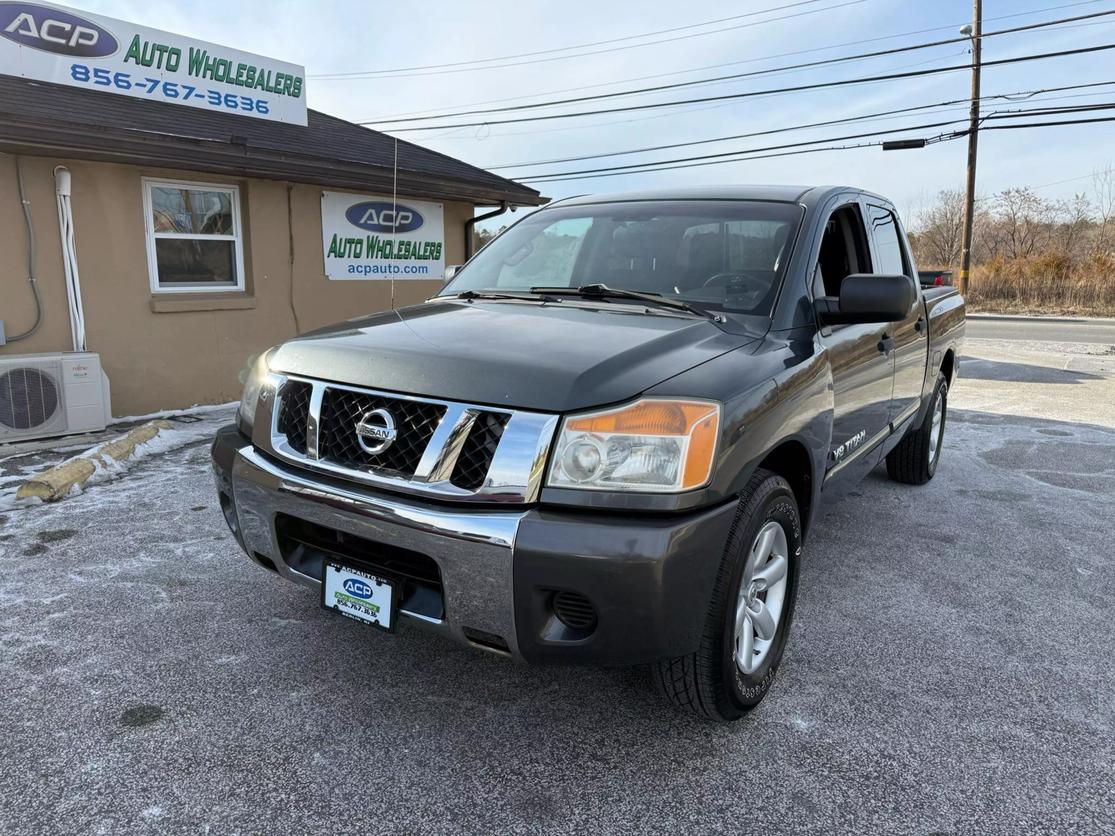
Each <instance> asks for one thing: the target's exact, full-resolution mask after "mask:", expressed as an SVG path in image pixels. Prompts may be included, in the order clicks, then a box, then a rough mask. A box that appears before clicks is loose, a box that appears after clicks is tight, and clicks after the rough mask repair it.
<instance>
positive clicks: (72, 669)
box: [0, 342, 1115, 834]
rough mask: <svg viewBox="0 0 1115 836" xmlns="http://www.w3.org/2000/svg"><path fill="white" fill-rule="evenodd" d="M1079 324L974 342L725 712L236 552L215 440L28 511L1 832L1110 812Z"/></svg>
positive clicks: (783, 823)
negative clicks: (223, 506) (944, 432)
mask: <svg viewBox="0 0 1115 836" xmlns="http://www.w3.org/2000/svg"><path fill="white" fill-rule="evenodd" d="M1070 350H1071V351H1076V352H1077V353H1075V354H1072V353H1068V354H1066V353H1065V350H1064V349H1057V350H1056V351H1053V352H1050V351H1048V350H1045V348H1044V347H1042V346H1018V345H1016V344H1013V347H1010V348H1003V347H1002V346H999V345H996V344H992V343H981V342H973V343H972V344H971V345H970V353H972V354H977V355H979V356H980V357H981V358H982V359H980V360H977V361H970V362H968V363H967V364H965V372H966V373H968V372H970V376H968V377H967V378H965V380H964V382H963V383H962V384H960V385H959V386H958V387H957V388H956V390H955V391H954V393H953V412H952V415H951V418H950V426H949V429H948V436H947V448H946V451H945V458H944V459H943V461H942V465H941V469H940V471H939V473H938V476H937V478H936V479H935V480H934V481H933V482H932V483H931V484H930V485H929V486H927V487H925V488H922V489H913V488H908V487H902V486H898V485H895V484H892V483H890V482H889V481H887V480H886V478H885V476H883V475H879V474H875V475H873V476H872V477H870V478H869V479H868V480H866V481H865V482H864V483H863V485H862V487H861V488H859V489H858V490H857V491H856V493H855V494H854V495H853V496H851V497H850V498H849V499H847V500H846V501H845V502H843V503H842V504H841V505H839V506H837V507H835V508H834V509H832V510H831V511H830V512H829V513H828V515H827V516H826V517H824V518H823V519H821V520H820V521H819V523H818V525H817V526H816V529H815V532H814V535H813V536H812V537H811V539H810V541H809V543H808V546H807V559H808V563H807V565H806V567H805V570H804V572H803V576H802V582H801V591H800V599H799V605H798V606H799V609H798V614H797V620H796V622H795V625H794V630H793V634H792V636H791V641H790V645H789V648H788V652H787V657H786V660H785V663H784V665H783V667H782V670H781V672H780V674H779V679H778V681H777V683H776V685H775V687H774V689H773V691H772V692H771V694H770V696H769V697H768V699H767V700H766V702H764V703H763V705H762V706H761V707H760V708H759V709H758V710H757V711H756V712H754V713H753V714H752V715H751V716H749V717H748V718H746V719H745V720H744V721H742V722H739V723H737V724H734V725H728V726H724V725H710V724H707V723H703V722H700V721H698V720H695V719H691V718H689V717H687V716H684V715H681V714H676V713H674V712H673V711H672V710H671V709H670V708H669V707H668V706H666V705H665V704H663V703H662V702H660V701H659V699H658V698H657V697H656V696H655V695H654V694H653V693H652V692H650V691H649V690H648V689H647V688H646V687H644V686H645V681H644V676H643V674H642V673H641V672H640V671H637V670H577V669H554V668H528V667H523V666H517V665H515V664H511V663H508V662H505V661H503V660H501V659H497V658H492V657H489V656H485V655H480V654H477V653H474V652H471V651H468V650H465V649H460V648H457V647H454V646H450V645H447V644H444V643H442V642H441V641H440V640H438V639H436V638H434V637H431V636H427V635H425V634H423V633H420V632H418V631H416V630H405V631H403V632H401V633H400V634H398V635H397V636H395V637H388V636H384V635H381V634H379V633H375V632H373V631H370V630H368V629H364V628H361V626H360V625H358V624H355V623H353V622H351V621H348V620H345V619H342V618H338V617H334V616H331V615H330V614H328V613H326V612H324V611H323V610H321V609H320V608H319V607H318V605H317V602H316V600H314V598H313V596H312V595H309V594H308V593H307V592H305V591H304V590H302V589H300V588H296V587H294V586H292V585H289V584H286V583H283V582H281V581H278V580H277V579H275V578H274V577H272V576H271V575H269V574H268V573H266V572H264V571H263V570H261V569H258V568H256V567H254V566H253V565H252V564H250V563H249V562H248V560H247V559H246V558H244V557H243V556H242V555H240V554H239V553H238V551H237V548H236V546H235V545H234V543H233V541H232V539H231V538H230V537H229V535H228V534H227V533H226V531H225V528H224V524H223V522H222V521H221V518H220V514H219V513H218V511H217V510H216V508H215V503H214V497H213V491H212V485H211V476H210V473H209V467H208V463H207V451H206V449H205V448H204V446H193V447H190V448H186V449H183V450H180V451H178V452H175V453H171V454H167V455H166V456H164V457H162V458H159V459H154V460H150V461H148V462H146V463H143V464H142V465H140V466H137V468H136V469H135V470H133V471H132V472H131V473H130V474H128V475H127V476H126V477H125V478H123V479H122V480H120V481H118V482H115V483H112V484H107V485H101V486H98V487H96V488H93V489H91V490H90V491H89V492H88V493H86V494H85V495H83V496H80V497H76V498H74V499H71V500H68V501H66V502H64V503H61V504H59V505H57V506H53V507H49V508H44V509H38V510H28V511H13V512H9V513H7V514H6V515H4V518H3V521H2V522H0V555H2V556H0V705H2V706H3V708H2V710H0V832H3V833H24V832H27V833H31V832H43V833H47V832H49V833H58V832H68V833H70V832H72V833H77V832H82V833H85V832H104V833H114V834H115V833H143V832H160V833H161V832H168V831H186V832H194V833H196V832H213V833H222V834H223V833H236V832H245V833H248V832H252V833H256V832H259V833H262V832H266V833H276V832H284V833H311V832H314V833H317V832H329V831H333V832H356V831H361V832H376V833H396V832H423V833H427V832H437V833H451V832H485V833H488V832H522V833H538V832H592V833H601V832H631V833H648V832H731V831H735V832H769V833H773V832H780V831H794V832H818V833H820V832H826V833H828V832H856V831H876V832H887V833H906V832H909V833H930V832H942V833H946V832H947V833H965V832H966V833H973V832H980V833H993V832H999V833H1019V832H1026V833H1040V832H1070V831H1092V832H1095V831H1101V830H1103V829H1105V828H1110V827H1111V822H1112V821H1113V820H1115V795H1113V793H1115V790H1113V787H1115V728H1113V725H1115V673H1113V672H1112V659H1113V658H1115V619H1113V614H1115V588H1113V581H1112V577H1113V572H1112V545H1111V540H1112V537H1111V535H1112V516H1113V515H1112V511H1113V509H1115V406H1113V404H1115V368H1113V366H1115V362H1113V360H1115V358H1113V357H1112V355H1111V354H1109V353H1105V352H1106V351H1107V349H1102V348H1101V349H1094V350H1093V349H1091V348H1088V347H1081V346H1077V347H1075V348H1073V349H1070ZM1027 352H1029V353H1027ZM1018 366H1031V367H1033V369H1032V370H1031V371H1030V372H1026V370H1025V369H1021V370H1020V369H1019V368H1018ZM1051 370H1052V371H1051ZM1020 378H1021V379H1020ZM1030 378H1036V379H1038V380H1039V381H1040V382H1027V381H1028V380H1029V379H1030ZM1042 416H1045V417H1042Z"/></svg>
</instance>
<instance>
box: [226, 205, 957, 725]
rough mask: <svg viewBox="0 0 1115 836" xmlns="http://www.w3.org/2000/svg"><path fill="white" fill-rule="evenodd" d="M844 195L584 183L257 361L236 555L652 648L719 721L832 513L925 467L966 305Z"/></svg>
mask: <svg viewBox="0 0 1115 836" xmlns="http://www.w3.org/2000/svg"><path fill="white" fill-rule="evenodd" d="M917 275H918V274H917V271H916V269H915V266H914V264H913V261H912V258H911V255H910V249H909V246H908V244H907V241H906V236H905V233H904V232H903V229H902V225H901V224H900V222H899V219H898V215H897V213H896V211H895V209H894V206H893V205H892V204H891V203H890V202H889V201H887V200H886V199H884V198H882V197H879V196H878V195H873V194H868V193H866V192H864V191H863V190H861V189H856V188H846V187H818V188H801V187H739V188H705V189H687V190H679V191H655V192H644V193H634V194H619V195H609V196H596V197H580V198H575V199H570V200H565V201H560V202H557V203H555V204H551V205H550V206H548V207H546V208H544V209H541V210H539V211H537V212H534V213H533V214H530V215H529V216H527V217H525V218H523V219H522V220H520V221H519V222H518V223H516V224H515V225H514V226H512V227H511V228H509V229H508V230H506V231H505V232H503V233H502V234H501V235H499V236H498V237H497V238H495V239H494V240H493V241H492V242H490V243H489V244H488V245H487V246H486V247H485V248H484V249H483V250H481V251H480V252H479V253H478V254H477V255H476V256H474V257H473V258H472V259H471V260H470V261H469V262H468V263H467V264H466V265H465V266H464V267H463V268H461V269H460V270H459V271H458V272H457V273H456V275H455V276H454V277H453V278H452V280H451V281H449V282H448V283H447V284H446V285H445V287H444V288H443V289H442V290H441V291H440V292H439V293H438V294H437V295H436V296H435V297H433V298H432V299H430V300H429V301H427V302H425V303H423V304H420V305H415V306H412V307H408V308H404V309H401V310H393V311H387V312H384V313H379V314H376V315H373V316H368V317H364V318H358V319H354V320H351V321H349V322H345V323H342V324H340V325H337V326H334V327H330V328H326V329H323V330H320V331H317V332H314V333H311V334H306V335H305V336H302V337H299V338H298V339H294V340H291V341H289V342H287V343H284V344H283V345H281V346H278V347H277V348H274V349H272V350H270V351H268V352H266V353H265V354H264V355H262V356H261V357H260V359H259V360H258V362H257V363H256V366H255V369H254V370H253V372H252V375H251V378H250V380H249V381H248V383H247V385H246V387H245V391H244V397H243V401H242V403H241V405H240V410H239V414H238V419H237V422H236V424H235V425H233V426H229V427H226V428H224V429H222V430H221V431H220V432H219V433H218V434H217V437H216V439H215V441H214V444H213V453H212V455H213V464H214V467H215V471H216V477H217V491H218V494H219V497H220V504H221V508H222V509H223V511H224V515H225V519H226V521H227V522H228V526H229V528H230V529H231V530H232V533H233V534H234V535H235V537H236V540H237V541H238V542H239V544H240V546H241V547H242V548H243V549H244V551H245V552H246V553H247V555H248V557H250V558H251V559H252V560H253V561H255V562H256V563H257V564H259V565H260V566H262V567H264V568H266V569H268V570H270V571H271V572H273V573H275V574H277V575H279V576H281V577H283V578H286V579H288V580H292V581H294V582H296V583H299V584H301V585H303V586H305V587H307V588H309V589H310V590H313V591H314V592H315V594H316V595H318V596H319V598H320V601H321V603H322V604H323V606H325V607H327V608H329V609H331V610H333V611H336V612H339V613H341V614H344V615H346V616H349V617H351V618H354V619H357V620H359V621H362V622H364V623H367V624H369V625H372V626H374V627H378V628H380V629H382V630H386V631H394V630H395V629H397V628H399V627H404V626H405V627H408V628H409V627H410V626H412V625H421V626H424V627H427V628H429V629H432V630H435V631H437V632H439V633H441V634H443V635H445V636H447V637H449V638H451V639H453V640H455V641H458V642H461V643H463V644H466V645H468V646H471V647H474V648H479V649H482V650H485V651H490V652H494V653H498V654H503V655H506V656H509V657H512V658H514V659H518V660H524V661H527V662H532V663H578V664H609V665H625V664H648V663H649V664H650V665H651V666H652V670H653V679H654V680H655V682H656V683H657V685H658V687H659V688H660V689H661V690H662V691H663V693H664V694H665V695H666V696H667V697H669V698H670V699H671V700H672V701H673V702H674V703H676V704H677V705H679V706H681V707H683V708H685V709H689V710H692V711H695V712H697V713H698V714H701V715H704V716H707V717H710V718H713V719H718V720H731V719H735V718H738V717H740V716H741V715H742V714H743V713H744V712H746V711H747V710H748V709H750V708H752V707H753V706H755V705H757V704H758V702H759V701H760V700H761V699H762V698H763V696H764V695H765V694H766V693H767V690H768V689H769V688H770V686H771V682H772V680H773V678H774V675H775V671H776V670H777V668H778V664H779V661H780V660H781V658H782V654H783V652H784V650H785V647H786V641H787V637H788V635H789V630H790V622H791V620H792V618H793V614H794V601H795V598H796V595H797V588H798V579H799V577H800V574H801V571H802V544H803V543H804V540H805V537H806V535H807V533H808V532H809V528H810V525H811V523H812V522H813V521H814V520H817V519H818V507H819V506H820V504H821V503H822V502H827V501H829V500H830V499H831V498H833V497H835V496H837V495H839V494H840V493H841V492H842V491H843V490H846V489H847V487H848V486H850V485H854V484H855V483H856V482H857V481H858V480H859V479H861V478H862V477H863V476H864V475H865V474H867V473H868V472H869V471H871V470H872V469H873V468H875V467H876V466H877V465H879V464H880V463H881V462H883V461H884V460H885V462H886V469H887V472H888V473H889V474H890V476H891V477H892V478H893V479H894V480H896V481H898V482H903V483H906V484H912V485H919V484H923V483H925V482H927V481H928V480H929V479H931V478H932V477H933V474H934V471H935V470H936V469H937V465H938V460H939V458H940V455H941V447H942V440H943V437H944V432H945V417H946V410H947V403H948V389H949V385H950V384H951V382H952V381H953V379H954V377H955V375H956V372H957V367H958V363H959V356H960V350H961V342H962V338H963V332H964V302H963V300H962V299H961V297H960V295H959V294H958V293H957V292H956V291H955V290H954V289H953V288H950V287H944V288H940V289H935V290H929V291H926V290H923V289H922V288H921V287H920V285H919V283H918V281H917Z"/></svg>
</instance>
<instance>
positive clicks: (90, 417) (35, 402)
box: [0, 352, 112, 444]
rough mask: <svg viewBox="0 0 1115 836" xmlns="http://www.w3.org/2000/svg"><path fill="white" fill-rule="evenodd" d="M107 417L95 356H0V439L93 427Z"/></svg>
mask: <svg viewBox="0 0 1115 836" xmlns="http://www.w3.org/2000/svg"><path fill="white" fill-rule="evenodd" d="M111 418H112V411H111V408H110V401H109V385H108V378H107V377H106V376H105V374H104V372H103V371H102V370H101V358H100V356H99V355H97V354H91V353H87V352H67V353H63V354H24V355H22V356H16V357H0V444H3V443H4V442H6V441H24V440H26V439H29V438H47V437H49V436H55V435H71V434H73V433H85V432H96V431H99V430H103V429H104V428H105V426H106V425H107V424H108V422H109V421H110V420H111Z"/></svg>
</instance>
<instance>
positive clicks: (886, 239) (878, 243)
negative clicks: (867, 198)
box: [868, 206, 910, 276]
mask: <svg viewBox="0 0 1115 836" xmlns="http://www.w3.org/2000/svg"><path fill="white" fill-rule="evenodd" d="M868 214H869V216H870V218H871V233H872V235H874V237H875V253H876V255H878V257H879V264H878V265H877V271H878V272H879V273H880V274H881V275H885V276H909V275H910V269H909V266H908V263H907V261H906V252H905V248H904V247H903V246H902V238H901V236H900V235H899V234H898V221H897V220H896V219H895V217H894V213H893V212H891V211H889V210H887V209H884V208H883V207H881V206H869V207H868Z"/></svg>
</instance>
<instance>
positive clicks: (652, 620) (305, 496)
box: [212, 426, 735, 664]
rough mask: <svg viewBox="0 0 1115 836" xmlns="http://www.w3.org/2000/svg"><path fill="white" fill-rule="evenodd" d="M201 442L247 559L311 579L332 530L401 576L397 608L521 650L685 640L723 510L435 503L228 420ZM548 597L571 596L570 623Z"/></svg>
mask: <svg viewBox="0 0 1115 836" xmlns="http://www.w3.org/2000/svg"><path fill="white" fill-rule="evenodd" d="M212 456H213V466H214V470H215V472H216V478H217V488H218V493H219V495H220V500H221V507H222V510H223V511H224V513H225V518H226V520H227V521H228V524H229V527H230V529H231V530H232V531H233V533H234V535H235V536H236V538H237V540H238V542H239V543H240V545H241V546H242V547H243V549H244V551H245V552H246V553H247V554H248V556H249V557H251V558H252V559H253V560H255V561H256V562H257V563H259V564H260V565H262V566H265V567H267V568H269V569H271V570H273V571H275V572H277V573H278V574H279V575H281V576H283V577H284V578H287V579H289V580H292V581H295V582H296V583H300V584H302V585H304V586H307V587H311V588H313V589H315V590H317V589H319V587H320V578H321V560H322V557H321V555H322V554H323V553H328V554H332V553H333V550H334V546H333V545H331V543H333V542H334V541H335V542H336V544H337V545H336V546H335V548H336V551H337V552H338V553H341V554H342V555H343V558H344V559H348V560H349V561H352V562H356V563H358V564H359V563H366V564H369V565H371V567H372V568H373V569H374V568H375V567H376V566H377V565H378V564H379V562H380V561H387V562H386V563H384V564H383V565H389V566H390V567H391V571H392V572H393V573H395V568H396V567H403V568H402V569H401V571H402V572H403V573H404V574H407V573H409V574H408V577H413V579H414V580H413V581H407V584H406V589H407V590H408V591H407V593H406V594H405V595H404V601H403V604H402V607H401V615H402V618H401V619H400V622H402V621H404V620H409V621H412V622H414V623H420V624H422V625H424V626H425V627H428V628H430V629H432V630H435V631H437V632H439V633H442V634H443V635H445V636H447V637H449V638H451V639H453V640H455V641H457V642H460V643H462V644H466V645H471V646H474V647H479V648H482V649H486V650H495V651H498V652H504V653H507V654H509V655H511V656H513V657H515V658H517V659H521V660H525V661H528V662H558V663H562V662H569V663H574V662H575V663H595V664H635V663H641V662H649V661H653V660H655V659H661V658H669V657H673V656H680V655H684V654H686V653H689V652H692V651H693V650H695V649H696V648H697V646H698V644H699V642H700V636H701V631H702V627H703V624H704V619H705V616H706V613H707V611H708V604H709V600H710V598H711V595H712V587H713V584H714V582H715V578H716V572H717V570H718V568H719V564H720V558H721V555H722V553H723V549H724V544H725V543H726V542H727V539H728V532H729V529H730V527H731V523H732V519H733V517H734V515H735V503H729V504H727V505H724V506H720V507H718V508H713V509H706V510H703V511H701V512H697V513H692V514H686V515H632V514H602V513H599V512H585V511H574V510H570V509H557V508H551V507H530V508H526V507H520V508H516V509H514V510H511V509H506V508H502V509H499V510H489V509H483V508H478V507H473V508H465V507H460V506H454V507H447V506H445V505H437V504H433V503H426V502H420V501H417V500H415V499H413V498H411V497H401V496H394V495H389V494H386V493H382V492H378V491H376V492H373V491H369V490H367V489H366V488H364V487H362V486H358V485H355V484H353V483H350V482H345V481H342V480H339V479H332V478H330V477H325V476H322V475H320V474H310V473H307V472H306V471H302V470H297V469H295V468H293V467H291V466H289V465H286V464H280V463H278V462H276V461H275V460H274V459H271V458H269V457H267V456H265V455H263V454H261V453H260V452H259V451H257V450H256V449H255V448H253V447H252V445H251V443H250V442H249V441H248V440H247V439H245V438H244V436H243V435H241V434H240V433H239V431H238V430H237V429H236V427H234V426H230V427H225V428H223V429H222V430H220V431H219V432H218V433H217V437H216V438H215V440H214V442H213V450H212ZM292 532H293V533H292ZM323 550H324V552H323ZM391 561H395V562H394V563H391ZM434 578H436V580H433V579H434ZM556 601H573V602H574V603H575V604H576V606H574V610H575V611H578V607H580V610H579V613H578V614H579V615H580V616H581V618H580V620H579V621H578V620H574V622H575V623H574V626H570V620H569V619H568V616H567V617H566V620H563V619H562V618H561V617H559V615H558V612H559V611H561V612H563V613H567V612H568V611H567V610H563V608H562V607H561V606H560V605H559V604H557V603H555V602H556ZM577 602H579V603H577ZM585 602H587V603H588V605H589V606H588V608H587V609H586V608H584V607H583V604H584V603H585Z"/></svg>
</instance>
